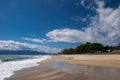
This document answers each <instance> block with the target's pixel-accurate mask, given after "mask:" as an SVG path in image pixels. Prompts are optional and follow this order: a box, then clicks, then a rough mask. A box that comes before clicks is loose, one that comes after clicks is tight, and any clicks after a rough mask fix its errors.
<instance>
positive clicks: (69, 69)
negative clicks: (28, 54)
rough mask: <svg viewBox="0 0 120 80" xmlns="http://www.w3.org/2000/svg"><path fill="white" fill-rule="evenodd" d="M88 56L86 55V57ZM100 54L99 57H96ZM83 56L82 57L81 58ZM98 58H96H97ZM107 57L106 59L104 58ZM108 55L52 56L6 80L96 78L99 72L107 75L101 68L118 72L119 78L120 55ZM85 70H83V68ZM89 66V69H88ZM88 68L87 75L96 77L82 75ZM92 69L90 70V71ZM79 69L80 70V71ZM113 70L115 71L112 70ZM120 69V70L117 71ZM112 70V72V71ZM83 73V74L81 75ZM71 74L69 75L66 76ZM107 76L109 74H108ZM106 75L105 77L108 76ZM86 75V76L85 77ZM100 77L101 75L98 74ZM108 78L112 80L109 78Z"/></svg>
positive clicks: (90, 79) (117, 78) (89, 79)
mask: <svg viewBox="0 0 120 80" xmlns="http://www.w3.org/2000/svg"><path fill="white" fill-rule="evenodd" d="M85 56H86V57H85ZM96 56H99V59H98V58H97V57H96ZM80 57H82V58H80ZM95 57H96V58H97V59H96V58H95ZM105 57H106V59H104V58H105ZM107 57H108V55H92V56H91V55H58V56H52V58H50V59H47V60H44V61H42V62H39V63H38V64H39V66H36V67H32V68H25V69H22V70H20V71H16V72H15V74H14V75H13V76H11V77H10V78H6V79H5V80H34V79H35V80H39V79H41V80H63V79H64V80H68V79H69V80H75V79H77V78H79V77H80V78H81V79H82V80H96V79H94V77H96V76H98V74H101V75H106V74H104V73H102V72H101V73H98V72H97V71H99V70H104V71H106V72H105V73H107V71H108V73H107V74H111V75H113V73H114V74H116V76H115V77H114V76H113V77H114V78H116V80H119V79H120V77H119V76H118V75H119V74H120V55H111V56H109V57H108V58H107ZM80 67H81V68H83V70H81V68H80ZM88 68H89V69H88ZM91 69H92V70H95V72H94V71H92V70H91ZM79 70H80V71H79ZM86 70H88V74H89V75H87V76H90V75H92V76H93V75H94V74H93V73H91V71H92V72H94V73H95V76H94V77H86V74H84V75H81V74H82V73H80V72H84V71H86ZM89 70H90V71H89ZM78 71H79V72H78ZM111 71H113V73H112V72H111ZM117 71H119V72H117ZM110 72H111V73H110ZM118 73H119V74H118ZM79 75H81V76H79ZM66 76H69V77H66ZM106 76H107V75H106ZM106 76H104V78H105V79H102V80H107V78H109V77H106ZM21 77H22V78H21ZM85 77H86V78H85ZM98 77H99V78H97V79H100V76H98ZM108 80H112V78H109V79H108Z"/></svg>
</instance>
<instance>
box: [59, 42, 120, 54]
mask: <svg viewBox="0 0 120 80" xmlns="http://www.w3.org/2000/svg"><path fill="white" fill-rule="evenodd" d="M115 50H120V44H119V45H118V46H108V45H106V46H103V45H102V44H100V43H91V42H86V43H85V44H81V45H79V46H77V47H76V48H75V49H73V48H69V49H63V50H62V51H61V52H59V53H58V54H85V53H87V54H88V53H89V54H91V53H93V54H95V53H104V52H112V51H115Z"/></svg>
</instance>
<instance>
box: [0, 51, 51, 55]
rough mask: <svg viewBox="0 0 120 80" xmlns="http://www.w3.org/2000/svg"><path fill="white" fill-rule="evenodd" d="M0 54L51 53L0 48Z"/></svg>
mask: <svg viewBox="0 0 120 80" xmlns="http://www.w3.org/2000/svg"><path fill="white" fill-rule="evenodd" d="M0 54H6V55H50V54H51V53H45V52H38V51H32V50H16V51H13V50H0Z"/></svg>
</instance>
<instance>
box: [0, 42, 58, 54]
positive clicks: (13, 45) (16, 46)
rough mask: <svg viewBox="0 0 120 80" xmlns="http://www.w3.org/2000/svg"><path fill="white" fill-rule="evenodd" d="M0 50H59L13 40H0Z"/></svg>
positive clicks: (52, 51)
mask: <svg viewBox="0 0 120 80" xmlns="http://www.w3.org/2000/svg"><path fill="white" fill-rule="evenodd" d="M0 50H33V51H40V52H47V53H56V52H59V51H60V49H58V48H50V47H47V46H41V45H36V44H28V43H22V42H17V41H13V40H7V41H5V40H0Z"/></svg>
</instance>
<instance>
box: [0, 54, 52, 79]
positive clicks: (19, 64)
mask: <svg viewBox="0 0 120 80" xmlns="http://www.w3.org/2000/svg"><path fill="white" fill-rule="evenodd" d="M48 58H50V56H49V55H0V80H4V78H8V77H10V76H12V75H13V74H14V72H15V71H18V70H21V69H23V68H28V67H34V66H38V65H39V64H37V63H38V62H40V61H43V60H46V59H48Z"/></svg>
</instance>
